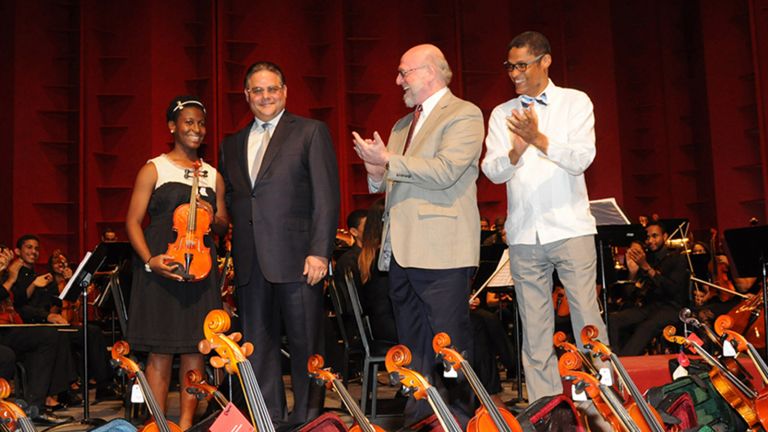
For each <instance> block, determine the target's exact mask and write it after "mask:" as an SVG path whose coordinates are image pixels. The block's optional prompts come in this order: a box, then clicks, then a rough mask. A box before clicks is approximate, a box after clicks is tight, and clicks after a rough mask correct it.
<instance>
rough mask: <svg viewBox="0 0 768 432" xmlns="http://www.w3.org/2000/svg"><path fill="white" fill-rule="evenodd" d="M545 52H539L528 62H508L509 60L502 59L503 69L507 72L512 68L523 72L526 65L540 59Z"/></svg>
mask: <svg viewBox="0 0 768 432" xmlns="http://www.w3.org/2000/svg"><path fill="white" fill-rule="evenodd" d="M545 55H546V54H541V55H539V56H538V57H536V58H535V59H533V60H531V61H529V62H528V63H523V62H520V63H510V62H509V60H505V61H504V69H506V70H507V72H512V71H513V70H515V69H517V70H518V71H519V72H525V70H526V69H528V66H530V65H532V64H534V63H536V62H538V61H539V60H541V59H542V58H543V57H544V56H545Z"/></svg>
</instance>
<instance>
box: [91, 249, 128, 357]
mask: <svg viewBox="0 0 768 432" xmlns="http://www.w3.org/2000/svg"><path fill="white" fill-rule="evenodd" d="M102 246H103V247H104V248H106V256H105V259H104V263H103V264H102V267H112V269H111V270H108V271H106V272H99V274H97V275H96V276H104V275H105V276H107V278H108V279H107V286H106V288H105V289H104V290H103V291H102V293H101V295H99V297H98V298H97V299H96V302H95V303H96V305H97V306H99V307H104V306H105V305H106V304H107V303H108V302H109V300H110V299H113V304H114V310H115V312H116V313H117V319H118V322H119V323H120V332H121V334H123V335H125V334H126V331H127V330H128V306H127V304H126V301H125V294H124V291H123V287H122V283H121V275H122V274H123V273H124V272H125V271H126V267H128V266H129V265H130V262H131V257H132V255H133V248H132V247H131V244H130V243H128V242H107V243H100V244H99V247H102ZM112 334H113V339H114V334H115V329H114V319H113V321H112ZM112 342H114V340H113V341H112Z"/></svg>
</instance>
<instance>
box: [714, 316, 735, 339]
mask: <svg viewBox="0 0 768 432" xmlns="http://www.w3.org/2000/svg"><path fill="white" fill-rule="evenodd" d="M733 323H734V321H733V318H732V317H731V316H730V315H728V314H723V315H720V316H719V317H717V319H716V320H715V333H717V334H719V335H722V334H723V331H725V330H730V329H732V328H733Z"/></svg>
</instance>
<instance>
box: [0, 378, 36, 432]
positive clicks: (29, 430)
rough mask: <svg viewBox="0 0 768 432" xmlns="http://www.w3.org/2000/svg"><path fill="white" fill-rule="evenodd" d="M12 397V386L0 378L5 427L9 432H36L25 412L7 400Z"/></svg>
mask: <svg viewBox="0 0 768 432" xmlns="http://www.w3.org/2000/svg"><path fill="white" fill-rule="evenodd" d="M10 395H11V385H10V384H8V381H6V380H5V378H0V418H1V419H2V421H3V427H4V428H5V429H6V430H9V431H15V430H19V429H20V430H21V431H22V432H35V431H36V430H37V428H35V425H34V424H32V420H30V419H29V417H27V414H26V413H24V410H23V409H21V407H20V406H18V405H16V404H15V403H13V402H11V401H9V400H6V399H8V396H10Z"/></svg>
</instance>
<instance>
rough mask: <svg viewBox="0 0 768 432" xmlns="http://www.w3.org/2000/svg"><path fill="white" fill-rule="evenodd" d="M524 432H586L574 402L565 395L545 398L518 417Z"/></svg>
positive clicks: (529, 406)
mask: <svg viewBox="0 0 768 432" xmlns="http://www.w3.org/2000/svg"><path fill="white" fill-rule="evenodd" d="M517 422H518V423H520V427H521V428H522V429H523V431H524V432H557V431H563V432H566V431H568V432H573V431H576V432H584V426H583V425H582V424H581V422H580V421H579V415H578V413H577V412H576V407H575V406H574V405H573V401H571V399H570V398H569V397H567V396H565V395H563V394H559V395H556V396H547V397H543V398H541V399H539V400H537V401H535V402H534V403H532V404H530V405H528V408H526V409H525V410H524V411H523V412H521V413H520V414H518V415H517Z"/></svg>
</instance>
